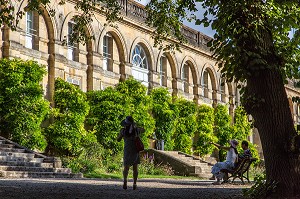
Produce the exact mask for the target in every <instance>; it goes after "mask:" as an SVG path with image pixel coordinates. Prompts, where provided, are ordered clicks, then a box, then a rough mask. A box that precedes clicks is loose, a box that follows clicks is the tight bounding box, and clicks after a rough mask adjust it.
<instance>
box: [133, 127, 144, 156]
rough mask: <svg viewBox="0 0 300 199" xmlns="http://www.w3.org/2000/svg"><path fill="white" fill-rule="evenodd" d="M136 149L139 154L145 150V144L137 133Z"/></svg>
mask: <svg viewBox="0 0 300 199" xmlns="http://www.w3.org/2000/svg"><path fill="white" fill-rule="evenodd" d="M134 142H135V147H136V150H137V152H140V151H143V150H144V143H143V142H142V140H141V138H140V137H139V136H138V135H137V132H136V133H135V140H134Z"/></svg>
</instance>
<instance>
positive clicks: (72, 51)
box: [67, 21, 79, 61]
mask: <svg viewBox="0 0 300 199" xmlns="http://www.w3.org/2000/svg"><path fill="white" fill-rule="evenodd" d="M74 25H75V24H74V22H72V21H70V22H68V36H67V44H68V59H69V60H72V61H79V50H78V44H76V43H73V42H72V41H71V37H72V34H73V29H74Z"/></svg>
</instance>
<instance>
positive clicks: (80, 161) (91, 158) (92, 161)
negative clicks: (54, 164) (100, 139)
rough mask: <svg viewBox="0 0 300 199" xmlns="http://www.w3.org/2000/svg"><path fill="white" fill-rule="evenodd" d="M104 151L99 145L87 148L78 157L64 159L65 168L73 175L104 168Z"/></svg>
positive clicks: (95, 144) (94, 144)
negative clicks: (70, 170)
mask: <svg viewBox="0 0 300 199" xmlns="http://www.w3.org/2000/svg"><path fill="white" fill-rule="evenodd" d="M103 153H104V149H103V148H102V147H101V145H100V144H98V143H93V144H92V145H89V146H86V147H85V149H84V150H83V152H82V153H81V154H80V155H79V156H78V157H63V158H62V162H63V166H64V167H67V168H70V169H72V172H73V173H78V172H81V173H90V172H94V171H96V170H97V169H98V168H101V167H102V163H103Z"/></svg>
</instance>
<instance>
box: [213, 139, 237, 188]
mask: <svg viewBox="0 0 300 199" xmlns="http://www.w3.org/2000/svg"><path fill="white" fill-rule="evenodd" d="M211 144H213V145H215V146H216V147H218V148H219V149H224V150H227V156H226V160H225V162H217V163H216V164H215V165H214V166H213V167H212V171H211V173H212V174H213V177H214V178H216V179H217V181H216V182H214V183H213V184H214V185H219V184H221V180H222V179H223V178H224V177H225V173H223V172H221V170H222V169H234V167H235V163H236V162H237V161H238V151H237V149H236V147H237V146H238V144H239V143H238V141H236V140H230V141H229V144H230V146H229V147H226V146H221V145H219V144H216V143H211ZM210 179H212V178H210ZM225 180H226V179H225Z"/></svg>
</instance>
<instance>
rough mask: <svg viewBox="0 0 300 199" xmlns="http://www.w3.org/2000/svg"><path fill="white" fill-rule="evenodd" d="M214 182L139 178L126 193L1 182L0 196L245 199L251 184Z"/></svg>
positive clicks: (68, 183)
mask: <svg viewBox="0 0 300 199" xmlns="http://www.w3.org/2000/svg"><path fill="white" fill-rule="evenodd" d="M211 183H212V181H202V180H186V179H184V180H177V179H176V180H174V179H140V181H139V182H138V189H137V190H135V191H133V190H132V188H131V186H132V182H130V181H129V183H128V186H129V187H128V188H129V189H127V190H123V189H122V181H121V180H100V179H74V180H67V179H1V180H0V195H1V197H0V198H2V199H8V198H9V199H11V198H22V199H50V198H54V199H75V198H78V199H79V198H80V199H81V198H82V199H83V198H107V199H117V198H118V199H121V198H134V199H142V198H143V199H148V198H159V199H169V198H170V199H181V198H182V199H183V198H189V199H193V198H201V199H202V198H203V199H208V198H209V199H210V198H212V199H214V198H215V199H225V198H234V199H238V198H243V197H242V189H243V188H246V187H249V185H238V184H235V185H230V184H226V185H220V186H214V185H212V184H211Z"/></svg>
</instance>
